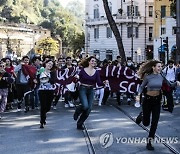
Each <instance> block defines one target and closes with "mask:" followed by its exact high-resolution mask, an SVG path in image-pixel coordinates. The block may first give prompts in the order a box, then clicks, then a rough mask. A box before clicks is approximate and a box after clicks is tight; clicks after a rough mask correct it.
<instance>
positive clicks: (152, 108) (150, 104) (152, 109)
mask: <svg viewBox="0 0 180 154" xmlns="http://www.w3.org/2000/svg"><path fill="white" fill-rule="evenodd" d="M161 71H162V64H161V62H160V61H158V60H151V61H148V62H146V63H144V64H143V65H142V66H141V67H140V69H139V71H138V75H139V77H140V79H142V80H143V82H142V84H141V86H140V88H139V95H140V94H142V93H143V90H144V89H145V88H146V94H145V97H144V100H143V103H142V112H141V113H140V114H139V116H138V117H137V119H136V123H137V124H140V123H141V121H142V122H143V125H144V126H149V124H150V116H151V114H152V120H151V126H150V131H149V136H148V138H147V146H146V148H147V149H148V150H154V147H153V146H152V144H151V142H152V139H154V137H155V132H156V129H157V125H158V121H159V116H160V109H161V98H162V94H161V87H162V83H163V81H165V82H166V83H168V84H169V85H170V86H172V87H175V86H176V85H179V82H178V81H177V82H175V83H169V82H168V81H167V80H166V79H165V77H164V76H163V74H162V73H161ZM139 95H138V96H139ZM136 101H139V97H137V100H136Z"/></svg>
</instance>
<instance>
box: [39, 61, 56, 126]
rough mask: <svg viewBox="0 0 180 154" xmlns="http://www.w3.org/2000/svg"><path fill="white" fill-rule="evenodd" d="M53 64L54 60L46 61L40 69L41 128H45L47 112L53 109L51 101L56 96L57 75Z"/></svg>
mask: <svg viewBox="0 0 180 154" xmlns="http://www.w3.org/2000/svg"><path fill="white" fill-rule="evenodd" d="M53 66H54V62H53V61H52V60H47V61H45V62H44V69H42V71H40V72H41V73H40V75H39V82H40V85H39V101H40V105H41V109H40V128H44V125H46V114H47V112H48V111H49V110H50V109H51V103H52V101H53V98H54V90H55V85H54V82H55V75H54V72H52V71H51V70H52V69H53Z"/></svg>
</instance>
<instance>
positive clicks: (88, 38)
mask: <svg viewBox="0 0 180 154" xmlns="http://www.w3.org/2000/svg"><path fill="white" fill-rule="evenodd" d="M87 40H88V41H90V33H88V37H87Z"/></svg>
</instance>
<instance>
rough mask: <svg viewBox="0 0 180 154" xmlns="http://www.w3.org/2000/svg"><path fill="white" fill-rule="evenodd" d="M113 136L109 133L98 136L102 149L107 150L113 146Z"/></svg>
mask: <svg viewBox="0 0 180 154" xmlns="http://www.w3.org/2000/svg"><path fill="white" fill-rule="evenodd" d="M113 140H114V139H113V134H112V133H111V132H108V133H104V134H102V135H101V136H100V139H99V141H100V144H101V147H102V148H108V147H110V146H111V145H112V144H113Z"/></svg>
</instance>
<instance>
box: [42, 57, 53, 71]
mask: <svg viewBox="0 0 180 154" xmlns="http://www.w3.org/2000/svg"><path fill="white" fill-rule="evenodd" d="M50 61H52V62H53V66H52V68H51V71H53V70H54V69H55V62H54V61H53V60H51V59H49V60H47V61H45V62H44V64H43V67H44V68H45V67H46V64H47V63H49V62H50Z"/></svg>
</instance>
